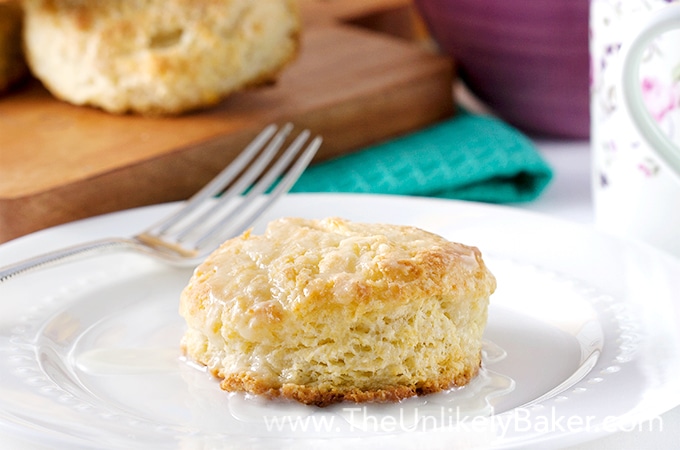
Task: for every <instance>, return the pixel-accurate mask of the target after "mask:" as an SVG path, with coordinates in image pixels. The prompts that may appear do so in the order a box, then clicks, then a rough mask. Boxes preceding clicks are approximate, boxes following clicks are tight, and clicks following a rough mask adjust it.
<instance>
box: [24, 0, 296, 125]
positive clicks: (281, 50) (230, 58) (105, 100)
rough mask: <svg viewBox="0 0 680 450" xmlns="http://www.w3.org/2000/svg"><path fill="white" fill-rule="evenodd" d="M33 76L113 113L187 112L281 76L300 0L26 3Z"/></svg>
mask: <svg viewBox="0 0 680 450" xmlns="http://www.w3.org/2000/svg"><path fill="white" fill-rule="evenodd" d="M24 7H25V14H26V22H25V31H24V39H25V46H26V53H27V59H28V62H29V65H30V67H31V70H32V72H33V73H34V75H35V76H36V77H37V78H39V79H40V80H41V81H42V82H43V84H44V85H45V86H46V87H47V88H48V89H49V90H50V91H51V92H52V93H53V94H54V95H55V96H56V97H59V98H61V99H63V100H66V101H69V102H71V103H74V104H78V105H85V104H87V105H92V106H96V107H99V108H102V109H104V110H106V111H109V112H112V113H124V112H133V113H140V114H145V115H170V114H178V113H182V112H185V111H189V110H194V109H198V108H202V107H206V106H210V105H213V104H215V103H217V102H219V101H220V100H222V99H224V98H225V97H227V96H228V95H229V94H231V93H233V92H235V91H239V90H242V89H244V88H246V87H248V86H253V85H258V84H263V83H268V82H271V81H273V80H275V79H276V77H277V76H278V74H279V72H280V71H281V70H282V69H283V68H284V66H285V65H286V64H287V63H288V62H289V61H291V60H292V59H294V57H295V55H296V54H297V51H298V46H299V39H300V36H299V34H300V26H301V24H300V18H299V11H298V8H297V4H296V1H295V0H24Z"/></svg>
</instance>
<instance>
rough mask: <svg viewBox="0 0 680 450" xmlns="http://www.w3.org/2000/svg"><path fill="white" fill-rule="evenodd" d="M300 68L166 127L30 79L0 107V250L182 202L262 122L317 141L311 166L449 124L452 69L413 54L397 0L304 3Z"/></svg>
mask: <svg viewBox="0 0 680 450" xmlns="http://www.w3.org/2000/svg"><path fill="white" fill-rule="evenodd" d="M302 5H303V17H304V20H305V27H304V31H303V35H302V50H301V53H300V55H299V57H298V58H297V59H296V61H295V62H294V63H293V64H292V65H291V66H289V67H288V68H287V69H286V70H285V71H284V72H283V74H282V76H281V77H280V79H279V80H278V82H277V83H276V84H274V85H271V86H266V87H262V88H257V89H252V90H249V91H244V92H241V93H238V94H236V95H233V96H232V97H230V98H228V99H227V100H225V101H224V102H223V103H221V104H220V105H218V106H217V107H214V108H211V109H208V110H204V111H201V112H198V113H193V114H188V115H184V116H180V117H173V118H148V117H139V116H133V115H120V116H118V115H112V114H108V113H105V112H102V111H99V110H97V109H94V108H89V107H81V106H74V105H70V104H68V103H65V102H62V101H59V100H56V99H55V98H53V97H52V96H51V95H50V94H49V93H48V92H47V91H46V90H45V89H44V88H43V87H42V86H41V85H40V83H39V82H37V81H35V80H31V81H29V82H28V83H26V84H25V85H24V86H22V87H21V88H20V89H18V90H15V91H14V92H12V93H10V94H9V95H5V96H4V97H1V98H0V242H3V241H7V240H10V239H13V238H15V237H18V236H21V235H23V234H26V233H29V232H32V231H36V230H39V229H42V228H45V227H49V226H53V225H56V224H60V223H64V222H68V221H72V220H76V219H80V218H84V217H89V216H93V215H98V214H102V213H107V212H111V211H116V210H121V209H126V208H131V207H137V206H143V205H148V204H153V203H160V202H167V201H173V200H179V199H184V198H187V197H188V196H189V195H190V194H192V193H193V192H195V191H196V190H197V189H198V188H200V187H201V186H202V185H203V184H204V183H205V182H207V181H208V180H209V179H210V178H212V177H213V176H214V175H215V174H216V173H217V172H218V171H219V170H220V169H221V168H222V167H223V166H225V165H226V164H227V163H228V162H229V161H231V160H232V159H233V158H234V157H235V155H236V154H238V152H239V151H240V150H241V149H242V148H243V147H244V146H245V144H246V143H247V142H248V141H249V140H250V139H251V138H252V137H253V136H254V135H255V134H256V133H257V132H258V131H259V130H260V129H261V128H262V127H263V126H264V125H265V124H267V123H271V122H276V123H283V122H286V121H291V122H293V123H294V124H296V126H298V127H300V128H302V127H308V128H310V129H311V130H312V131H313V132H315V133H317V134H321V135H322V136H323V137H324V144H323V146H322V148H321V150H320V152H319V154H318V157H317V158H318V160H321V159H325V158H330V157H334V156H337V155H342V154H345V153H348V152H352V151H355V150H357V149H360V148H362V147H365V146H366V145H369V144H372V143H376V142H379V141H382V140H385V139H387V138H390V137H394V136H398V135H400V134H403V133H407V132H409V131H412V130H416V129H418V128H421V127H423V126H425V125H427V124H430V123H432V122H435V121H437V120H440V119H442V118H444V117H447V116H449V115H451V114H453V101H452V94H451V86H452V63H451V61H450V60H448V59H447V58H444V57H441V56H438V55H436V54H435V53H433V52H432V51H429V50H427V49H426V48H425V47H424V46H422V45H420V44H419V43H418V42H417V41H416V39H413V38H416V37H417V33H419V31H418V24H417V23H416V25H415V27H414V28H412V29H411V28H409V27H410V25H412V24H413V22H410V20H411V19H410V17H411V14H412V8H411V7H410V2H408V1H405V0H376V1H375V2H372V1H370V0H366V1H361V2H359V1H354V0H302Z"/></svg>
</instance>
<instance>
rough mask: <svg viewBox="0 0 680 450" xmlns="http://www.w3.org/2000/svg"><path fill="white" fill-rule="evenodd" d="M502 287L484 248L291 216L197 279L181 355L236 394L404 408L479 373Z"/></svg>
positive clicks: (228, 252) (218, 255)
mask: <svg viewBox="0 0 680 450" xmlns="http://www.w3.org/2000/svg"><path fill="white" fill-rule="evenodd" d="M495 286H496V281H495V278H494V277H493V275H492V274H491V273H490V272H489V271H488V269H487V268H486V266H485V264H484V262H483V260H482V257H481V254H480V252H479V250H477V249H476V248H474V247H468V246H465V245H462V244H458V243H454V242H450V241H448V240H446V239H444V238H442V237H440V236H438V235H435V234H432V233H428V232H426V231H423V230H420V229H418V228H414V227H407V226H397V225H387V224H370V223H355V222H350V221H347V220H343V219H339V218H328V219H323V220H308V219H299V218H284V219H279V220H276V221H273V222H271V223H270V224H269V226H268V227H267V230H266V232H265V233H264V234H263V235H252V234H250V233H245V234H244V235H242V236H240V237H237V238H234V239H231V240H229V241H227V242H226V243H224V244H223V245H222V246H221V247H220V249H218V250H217V251H215V252H214V253H213V254H212V255H211V256H210V257H209V258H208V259H207V260H206V261H205V262H204V263H203V264H201V265H200V266H199V267H198V268H197V269H196V271H195V272H194V275H193V277H192V279H191V281H190V282H189V284H188V285H187V287H186V288H185V289H184V291H183V293H182V296H181V300H180V314H181V315H182V316H183V317H184V318H185V320H186V322H187V331H186V334H185V336H184V338H183V341H182V347H183V349H184V351H185V353H186V355H187V356H188V357H189V358H191V359H193V360H195V361H197V362H199V363H201V364H203V365H205V366H207V367H208V369H209V370H210V371H211V372H212V373H213V374H214V375H216V376H217V377H218V378H221V379H222V384H221V386H222V388H223V389H225V390H228V391H244V392H249V393H253V394H260V395H264V396H267V397H286V398H291V399H295V400H297V401H300V402H302V403H305V404H313V405H318V406H325V405H328V404H331V403H335V402H339V401H343V400H349V401H354V402H364V401H398V400H400V399H403V398H406V397H410V396H413V395H418V394H427V393H432V392H437V391H441V390H445V389H449V388H451V387H453V386H462V385H465V384H466V383H468V381H469V380H470V379H471V378H472V377H474V376H475V375H476V374H477V372H478V370H479V367H480V364H481V348H482V333H483V331H484V328H485V326H486V319H487V307H488V303H489V296H490V295H491V293H492V292H493V291H494V289H495Z"/></svg>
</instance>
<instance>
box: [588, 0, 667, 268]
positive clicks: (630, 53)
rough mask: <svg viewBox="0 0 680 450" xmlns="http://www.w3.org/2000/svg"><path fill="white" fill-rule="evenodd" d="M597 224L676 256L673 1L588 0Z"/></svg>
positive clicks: (592, 138)
mask: <svg viewBox="0 0 680 450" xmlns="http://www.w3.org/2000/svg"><path fill="white" fill-rule="evenodd" d="M590 6H591V11H590V14H591V15H590V54H591V69H592V70H591V146H592V154H593V159H592V164H593V165H592V170H593V172H592V173H593V200H594V206H595V221H596V224H597V226H598V227H600V228H602V229H604V230H606V231H609V232H612V233H615V234H618V235H621V236H625V237H628V238H633V239H640V240H642V241H646V242H648V243H650V244H652V245H655V246H656V247H659V248H660V249H662V250H665V251H668V252H670V253H672V254H675V255H676V256H678V257H680V0H626V1H621V0H591V5H590Z"/></svg>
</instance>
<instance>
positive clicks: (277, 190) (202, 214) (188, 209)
mask: <svg viewBox="0 0 680 450" xmlns="http://www.w3.org/2000/svg"><path fill="white" fill-rule="evenodd" d="M292 130H293V125H292V124H286V125H284V126H283V127H281V128H280V129H278V127H277V126H276V125H269V126H267V127H266V128H265V129H264V130H263V131H262V132H261V133H260V134H259V135H258V136H257V137H256V138H255V139H254V140H253V141H252V142H251V143H250V144H249V145H248V146H247V147H246V148H245V149H244V150H243V152H241V153H240V154H239V155H238V157H237V158H236V159H234V161H233V162H232V163H231V164H230V165H229V166H228V167H227V168H226V169H224V170H223V171H222V172H221V173H220V174H218V175H217V177H215V178H214V179H213V180H212V181H211V182H210V183H208V184H207V185H206V186H205V187H204V188H203V189H201V190H200V191H199V192H197V193H196V194H195V195H194V196H192V197H191V198H190V199H189V200H188V201H187V202H186V204H185V205H183V207H182V208H181V209H180V210H179V211H177V213H176V214H175V215H172V216H170V217H168V218H167V219H165V220H164V221H163V222H161V223H159V224H157V225H156V226H154V227H153V228H151V229H149V230H148V233H147V235H153V236H156V237H158V238H161V239H163V241H166V242H167V241H172V242H175V243H176V244H177V245H178V246H181V247H182V248H194V249H195V250H196V252H197V254H201V253H205V252H207V251H206V250H204V249H208V250H209V251H212V249H213V248H214V247H215V246H217V245H219V243H220V242H222V241H224V240H226V239H228V238H231V237H233V236H236V235H238V234H240V233H242V232H243V231H245V229H246V228H248V227H250V226H251V225H252V222H253V220H255V219H256V218H257V217H259V216H260V215H262V214H263V213H264V212H265V211H266V209H267V208H269V206H271V205H272V204H273V203H274V201H275V200H276V199H277V198H279V197H280V196H281V195H283V194H284V193H286V192H288V191H289V190H290V188H291V187H292V186H293V184H295V181H297V179H298V178H299V177H300V175H301V174H302V172H303V171H304V169H305V168H306V167H307V165H308V164H309V162H310V161H311V160H312V158H313V157H314V155H315V154H316V151H317V150H318V149H319V147H320V145H321V137H319V136H316V137H314V138H313V139H311V141H310V140H309V139H310V135H311V133H310V131H309V130H303V131H302V132H300V133H299V134H298V135H297V137H295V138H294V139H292V142H290V143H289V144H288V145H287V146H286V147H285V148H284V144H286V143H287V141H288V140H289V134H290V133H291V131H292ZM308 141H309V142H308ZM305 144H307V145H306V146H305Z"/></svg>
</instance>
